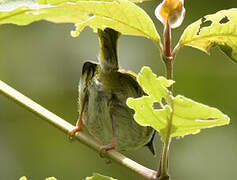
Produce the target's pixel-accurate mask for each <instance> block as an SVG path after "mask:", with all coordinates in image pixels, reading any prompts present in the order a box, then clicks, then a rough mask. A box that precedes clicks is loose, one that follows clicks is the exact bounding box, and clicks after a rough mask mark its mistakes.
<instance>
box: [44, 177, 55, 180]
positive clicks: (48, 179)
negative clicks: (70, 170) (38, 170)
mask: <svg viewBox="0 0 237 180" xmlns="http://www.w3.org/2000/svg"><path fill="white" fill-rule="evenodd" d="M45 180H57V179H56V178H55V177H48V178H46V179H45Z"/></svg>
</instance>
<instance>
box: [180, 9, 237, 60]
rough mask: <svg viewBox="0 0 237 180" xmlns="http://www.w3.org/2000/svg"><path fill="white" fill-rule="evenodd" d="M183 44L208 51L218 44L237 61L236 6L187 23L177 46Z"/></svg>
mask: <svg viewBox="0 0 237 180" xmlns="http://www.w3.org/2000/svg"><path fill="white" fill-rule="evenodd" d="M183 45H186V46H191V47H195V48H198V49H200V50H202V51H204V52H207V53H208V52H209V49H210V48H211V47H213V46H218V47H219V48H220V49H221V50H222V51H223V52H224V53H225V54H226V55H227V56H228V57H230V59H231V60H233V61H234V62H237V8H233V9H229V10H222V11H219V12H217V13H216V14H212V15H207V16H205V17H203V18H201V19H199V20H198V21H196V22H194V23H193V24H191V25H189V26H188V27H187V28H186V29H185V31H184V33H183V35H182V36H181V38H180V40H179V43H178V45H177V47H178V48H179V47H181V46H183Z"/></svg>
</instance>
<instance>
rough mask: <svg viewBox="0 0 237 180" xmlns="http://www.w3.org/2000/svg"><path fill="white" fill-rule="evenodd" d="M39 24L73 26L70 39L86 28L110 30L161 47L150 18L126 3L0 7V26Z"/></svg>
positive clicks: (22, 3)
mask: <svg viewBox="0 0 237 180" xmlns="http://www.w3.org/2000/svg"><path fill="white" fill-rule="evenodd" d="M14 7H15V8H14ZM16 7H17V8H16ZM39 20H47V21H51V22H54V23H76V27H77V28H76V30H75V31H74V32H73V33H72V35H73V36H78V35H79V33H80V32H81V31H82V30H83V29H84V27H86V26H90V27H92V28H93V29H95V30H96V29H98V28H100V29H104V28H106V27H110V28H112V29H114V30H117V31H119V32H121V33H122V34H127V35H136V36H144V37H147V38H150V39H152V40H153V41H155V43H156V44H157V45H158V46H160V47H161V45H160V37H159V34H158V33H157V31H156V28H155V26H154V24H153V22H152V20H151V19H150V17H149V16H148V15H147V14H146V12H145V11H144V10H143V9H141V8H140V7H139V6H137V5H135V4H134V3H132V2H129V1H127V0H115V1H79V2H77V3H63V4H59V5H56V6H51V5H47V4H41V5H39V4H37V3H35V2H33V1H30V0H26V1H19V2H17V3H12V1H10V0H6V1H4V3H0V24H9V23H12V24H17V25H27V24H29V23H32V22H35V21H39Z"/></svg>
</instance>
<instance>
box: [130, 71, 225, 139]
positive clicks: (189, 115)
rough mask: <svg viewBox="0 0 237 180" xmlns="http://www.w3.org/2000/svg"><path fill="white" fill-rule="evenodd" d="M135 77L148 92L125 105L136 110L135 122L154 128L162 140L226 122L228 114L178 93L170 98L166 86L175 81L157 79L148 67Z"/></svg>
mask: <svg viewBox="0 0 237 180" xmlns="http://www.w3.org/2000/svg"><path fill="white" fill-rule="evenodd" d="M137 80H138V82H139V84H140V86H141V87H142V88H143V90H144V91H145V92H146V93H147V95H146V96H143V97H140V98H128V100H127V105H128V106H129V107H130V108H132V109H134V110H135V115H134V119H135V120H136V122H137V123H138V124H140V125H141V126H151V127H153V128H154V129H156V130H157V131H158V132H159V133H160V135H161V137H162V140H163V141H165V139H166V138H167V137H177V136H181V137H183V136H185V135H188V134H197V133H199V132H200V130H201V129H205V128H211V127H215V126H222V125H226V124H228V123H229V117H228V116H227V115H225V114H223V113H222V112H221V111H219V110H218V109H216V108H212V107H209V106H207V105H204V104H201V103H198V102H195V101H193V100H191V99H188V98H186V97H184V96H181V95H178V96H176V97H173V96H172V95H171V92H169V91H168V89H167V87H169V86H171V85H172V84H173V83H174V81H172V80H167V79H166V78H164V77H158V78H157V77H156V75H155V74H153V73H152V71H151V69H150V68H148V67H143V68H142V70H141V72H140V73H139V75H138V77H137Z"/></svg>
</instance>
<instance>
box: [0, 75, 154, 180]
mask: <svg viewBox="0 0 237 180" xmlns="http://www.w3.org/2000/svg"><path fill="white" fill-rule="evenodd" d="M0 93H2V94H4V95H5V96H7V97H9V98H10V99H12V100H14V101H15V102H17V103H18V104H20V105H22V106H23V107H24V108H26V109H27V110H29V111H31V112H33V113H35V114H36V115H37V116H40V117H41V118H42V119H44V120H46V121H47V122H49V123H50V124H52V125H54V126H55V127H57V128H58V129H60V130H61V131H63V132H64V133H65V134H67V135H68V134H69V132H70V131H71V130H73V129H74V128H75V126H73V125H71V124H70V123H68V122H67V121H65V120H64V119H62V118H60V117H58V116H57V115H55V114H53V113H52V112H50V111H48V110H47V109H45V108H44V107H42V106H40V105H39V104H37V103H36V102H34V101H32V100H31V99H29V98H28V97H26V96H24V95H23V94H21V93H20V92H18V91H17V90H15V89H13V88H12V87H10V86H9V85H7V84H6V83H4V82H3V81H1V80H0ZM75 138H76V139H77V140H78V141H79V142H81V143H83V144H85V145H86V146H88V147H90V148H91V149H93V150H95V151H96V152H100V149H101V144H100V143H99V142H97V141H96V140H95V139H94V138H92V137H91V136H89V135H87V134H85V133H83V132H78V133H76V134H75ZM104 155H105V157H107V158H109V159H111V160H113V161H115V162H117V163H118V164H120V165H122V166H125V167H127V168H129V169H131V170H133V171H134V172H136V173H137V174H140V175H141V176H143V177H144V178H146V179H149V180H156V171H154V170H151V169H149V168H147V167H144V166H142V165H140V164H138V163H137V162H135V161H133V160H131V159H129V158H127V157H126V156H124V155H122V154H121V153H119V152H117V151H115V150H110V151H108V152H106V153H105V154H104Z"/></svg>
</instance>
